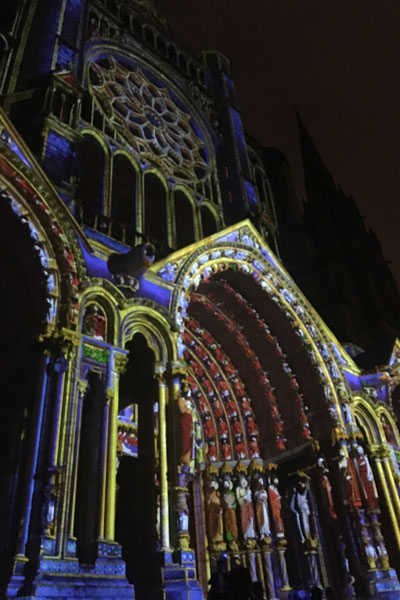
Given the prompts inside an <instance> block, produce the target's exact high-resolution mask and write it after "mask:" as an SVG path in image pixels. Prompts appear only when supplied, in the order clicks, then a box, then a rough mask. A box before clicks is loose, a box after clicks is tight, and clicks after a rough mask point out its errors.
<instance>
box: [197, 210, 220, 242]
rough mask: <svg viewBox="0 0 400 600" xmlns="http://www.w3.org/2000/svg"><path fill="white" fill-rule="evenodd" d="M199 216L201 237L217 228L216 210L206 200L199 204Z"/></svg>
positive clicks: (214, 231) (211, 233) (206, 235)
mask: <svg viewBox="0 0 400 600" xmlns="http://www.w3.org/2000/svg"><path fill="white" fill-rule="evenodd" d="M200 218H201V228H202V232H203V237H208V236H210V235H213V234H214V233H216V232H217V231H218V229H219V217H218V215H217V212H216V210H215V209H214V207H212V206H211V205H210V204H208V203H207V202H203V203H202V204H201V206H200Z"/></svg>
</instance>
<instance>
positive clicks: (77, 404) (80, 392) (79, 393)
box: [69, 380, 87, 539]
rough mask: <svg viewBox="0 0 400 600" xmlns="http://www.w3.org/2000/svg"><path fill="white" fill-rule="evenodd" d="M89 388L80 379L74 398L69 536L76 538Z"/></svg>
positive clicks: (85, 382)
mask: <svg viewBox="0 0 400 600" xmlns="http://www.w3.org/2000/svg"><path fill="white" fill-rule="evenodd" d="M86 389H87V381H82V380H78V381H77V383H76V388H75V399H74V406H73V408H74V410H73V418H72V424H73V427H74V432H75V434H74V438H73V439H74V440H76V443H75V445H74V449H73V452H72V453H71V457H70V460H71V474H70V484H69V485H70V489H71V492H70V493H71V504H70V511H69V538H70V539H75V536H74V523H75V507H76V490H77V481H78V459H79V445H80V435H79V429H80V426H79V424H80V422H81V416H82V403H83V398H84V396H85V392H86Z"/></svg>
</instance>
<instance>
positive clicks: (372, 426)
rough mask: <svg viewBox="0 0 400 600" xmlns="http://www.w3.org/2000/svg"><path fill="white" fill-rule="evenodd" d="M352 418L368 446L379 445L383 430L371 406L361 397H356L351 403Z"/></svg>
mask: <svg viewBox="0 0 400 600" xmlns="http://www.w3.org/2000/svg"><path fill="white" fill-rule="evenodd" d="M352 406H353V409H354V417H355V419H356V422H357V424H358V425H359V426H360V429H361V431H362V432H363V433H364V435H365V436H366V442H367V443H368V444H377V443H380V442H381V440H382V438H383V437H384V436H383V430H382V428H381V426H380V424H379V420H378V418H377V415H376V413H375V411H374V409H373V408H372V406H371V405H370V404H369V402H367V401H366V400H364V398H362V397H361V396H356V397H355V398H354V403H353V405H352Z"/></svg>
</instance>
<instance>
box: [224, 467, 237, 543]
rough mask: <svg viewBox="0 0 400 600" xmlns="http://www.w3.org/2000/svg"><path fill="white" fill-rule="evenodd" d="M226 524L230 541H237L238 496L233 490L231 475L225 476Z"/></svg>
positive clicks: (227, 536) (227, 537)
mask: <svg viewBox="0 0 400 600" xmlns="http://www.w3.org/2000/svg"><path fill="white" fill-rule="evenodd" d="M223 500H224V524H225V533H226V539H227V541H228V542H232V541H236V540H237V538H238V528H237V521H236V506H237V503H236V497H235V493H234V491H233V483H232V479H231V477H230V476H229V475H228V476H225V479H224V493H223Z"/></svg>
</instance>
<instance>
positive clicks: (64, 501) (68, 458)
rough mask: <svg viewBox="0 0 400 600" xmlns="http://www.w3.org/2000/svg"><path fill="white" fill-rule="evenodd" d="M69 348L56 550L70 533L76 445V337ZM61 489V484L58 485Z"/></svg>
mask: <svg viewBox="0 0 400 600" xmlns="http://www.w3.org/2000/svg"><path fill="white" fill-rule="evenodd" d="M69 339H70V341H71V347H70V349H69V351H68V361H69V365H68V371H67V373H66V375H65V382H64V391H63V402H62V410H61V416H60V427H59V434H58V443H57V459H56V460H57V465H60V466H61V465H62V470H63V477H62V489H61V487H60V489H57V490H56V493H57V497H58V502H57V504H58V506H57V511H56V512H57V519H56V527H57V540H58V541H57V544H58V548H62V547H63V546H65V538H66V537H68V530H69V523H68V518H69V506H70V502H71V473H72V471H73V469H74V464H75V461H74V445H75V438H76V435H75V433H76V432H75V422H76V420H75V419H74V413H75V406H74V404H75V402H74V399H75V393H74V390H75V383H76V382H75V377H76V364H77V356H78V351H79V345H80V339H79V337H75V336H71V337H70V338H69ZM58 486H61V481H59V482H58V485H57V488H58Z"/></svg>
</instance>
